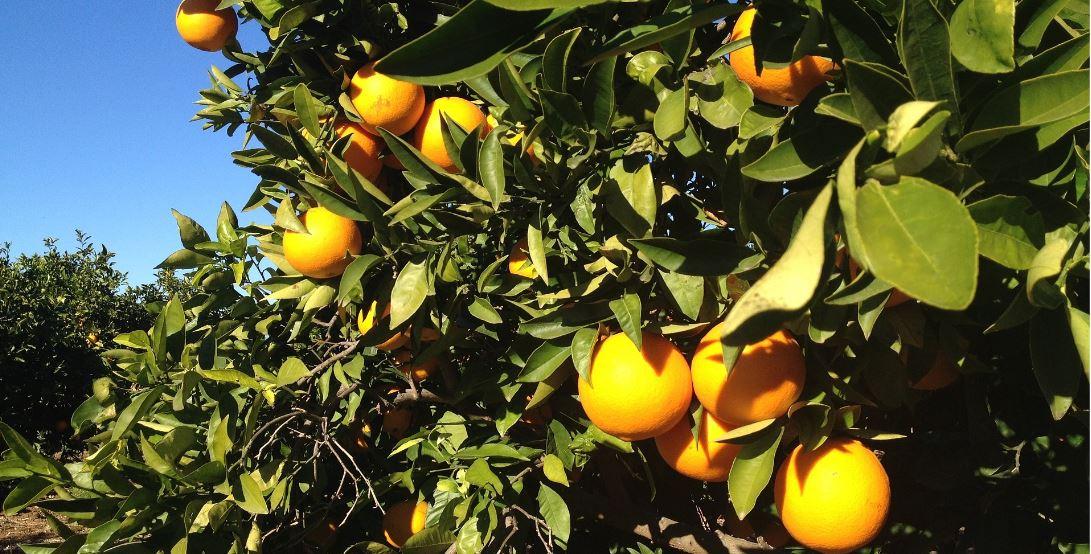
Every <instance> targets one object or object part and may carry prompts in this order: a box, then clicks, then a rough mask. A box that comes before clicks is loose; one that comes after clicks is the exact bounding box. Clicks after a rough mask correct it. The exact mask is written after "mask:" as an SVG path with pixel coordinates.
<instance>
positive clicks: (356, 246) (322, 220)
mask: <svg viewBox="0 0 1091 554" xmlns="http://www.w3.org/2000/svg"><path fill="white" fill-rule="evenodd" d="M300 221H302V222H303V225H304V226H305V227H306V228H307V232H306V233H298V232H296V231H285V232H284V258H285V259H287V260H288V263H289V264H291V265H292V267H294V268H295V270H296V271H298V272H300V273H302V274H303V275H306V276H307V277H312V278H315V279H328V278H330V277H336V276H338V275H340V274H341V273H342V272H343V271H345V268H346V267H348V265H349V263H350V262H352V256H355V255H356V254H359V253H360V248H362V247H363V242H364V240H363V237H362V236H361V235H360V228H359V227H357V226H356V222H355V221H353V220H351V219H348V218H346V217H341V216H339V215H337V214H335V213H333V212H331V211H329V210H327V209H326V208H323V207H321V206H319V207H316V208H311V209H309V210H307V213H305V214H303V217H301V218H300Z"/></svg>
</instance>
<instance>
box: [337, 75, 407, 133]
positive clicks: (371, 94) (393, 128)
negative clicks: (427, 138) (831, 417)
mask: <svg viewBox="0 0 1091 554" xmlns="http://www.w3.org/2000/svg"><path fill="white" fill-rule="evenodd" d="M349 99H350V100H352V105H353V107H355V108H356V113H358V114H360V119H362V120H363V121H362V122H361V125H362V126H363V128H364V129H365V130H367V131H368V132H369V133H372V134H374V135H378V134H379V127H382V128H383V129H386V130H387V131H390V132H391V133H393V134H395V135H404V134H405V133H406V132H408V131H409V130H410V129H412V128H413V126H414V125H416V124H417V120H419V119H420V116H421V114H422V113H424V87H422V86H420V85H417V84H414V83H407V82H405V81H399V80H397V79H393V78H390V77H387V76H386V75H383V74H382V73H376V72H375V62H371V63H369V64H367V65H365V66H363V67H361V68H360V69H359V71H357V72H356V74H355V75H353V76H352V81H351V82H350V83H349Z"/></svg>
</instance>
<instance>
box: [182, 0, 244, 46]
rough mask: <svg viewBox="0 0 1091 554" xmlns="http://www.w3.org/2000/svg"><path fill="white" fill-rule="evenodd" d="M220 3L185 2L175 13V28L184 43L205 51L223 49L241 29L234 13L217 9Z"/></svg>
mask: <svg viewBox="0 0 1091 554" xmlns="http://www.w3.org/2000/svg"><path fill="white" fill-rule="evenodd" d="M219 4H220V0H182V3H181V4H179V5H178V10H177V11H176V12H174V25H175V27H177V28H178V34H179V35H182V40H184V41H186V42H187V43H188V44H189V45H190V46H192V47H194V48H197V49H199V50H204V51H206V52H215V51H217V50H223V47H224V46H226V45H227V43H228V42H230V41H232V40H233V39H234V38H235V33H236V32H238V30H239V17H238V16H237V15H235V10H233V9H231V8H224V9H222V10H217V9H216V6H218V5H219Z"/></svg>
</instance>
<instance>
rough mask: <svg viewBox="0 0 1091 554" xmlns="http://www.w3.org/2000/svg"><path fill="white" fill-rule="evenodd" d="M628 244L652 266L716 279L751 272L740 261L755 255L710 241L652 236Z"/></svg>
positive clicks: (745, 250) (631, 240)
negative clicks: (650, 262)
mask: <svg viewBox="0 0 1091 554" xmlns="http://www.w3.org/2000/svg"><path fill="white" fill-rule="evenodd" d="M628 243H629V244H630V245H632V246H633V247H635V248H636V249H637V251H639V252H640V253H641V254H643V255H644V256H647V257H648V259H649V260H651V261H652V262H653V263H654V264H655V265H658V266H659V267H662V268H664V269H668V270H670V271H675V272H678V273H682V274H685V275H698V276H709V277H717V276H720V275H728V274H730V273H734V272H735V271H739V270H742V269H750V267H746V266H745V265H743V264H740V262H743V261H744V259H745V258H748V257H750V256H752V255H753V254H754V252H752V251H751V250H747V249H746V248H743V247H741V246H738V245H737V244H735V243H731V242H725V241H719V240H711V239H693V240H680V239H673V238H667V237H651V238H646V239H629V240H628ZM710 254H712V255H710Z"/></svg>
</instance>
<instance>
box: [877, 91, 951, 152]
mask: <svg viewBox="0 0 1091 554" xmlns="http://www.w3.org/2000/svg"><path fill="white" fill-rule="evenodd" d="M938 105H939V102H925V101H922V100H914V101H912V102H906V103H905V104H902V105H901V106H898V108H897V109H895V110H894V113H892V114H890V119H889V120H888V121H887V124H886V136H885V137H883V148H886V151H887V152H896V151H897V150H898V148H899V147H900V146H901V144H902V141H903V140H905V137H906V135H908V134H909V132H910V131H912V130H913V128H915V127H916V126H917V124H919V123H920V122H921V120H922V119H924V117H925V116H927V115H928V114H929V113H931V111H932V110H933V109H935V107H936V106H938Z"/></svg>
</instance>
